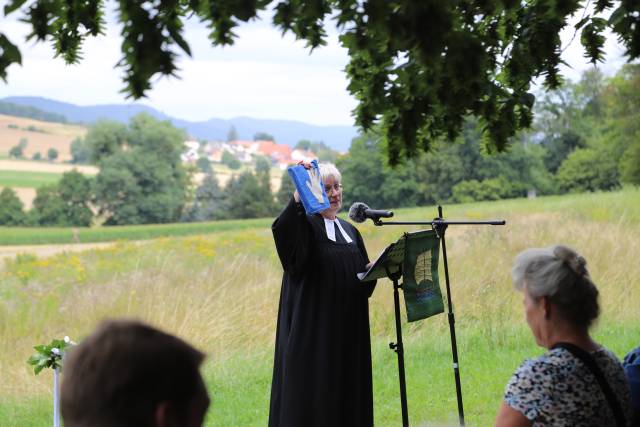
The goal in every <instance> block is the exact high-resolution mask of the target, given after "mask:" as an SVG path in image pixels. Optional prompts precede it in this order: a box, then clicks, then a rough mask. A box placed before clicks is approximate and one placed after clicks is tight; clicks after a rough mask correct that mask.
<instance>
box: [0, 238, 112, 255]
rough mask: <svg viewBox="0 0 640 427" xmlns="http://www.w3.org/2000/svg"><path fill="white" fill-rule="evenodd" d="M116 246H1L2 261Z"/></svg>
mask: <svg viewBox="0 0 640 427" xmlns="http://www.w3.org/2000/svg"><path fill="white" fill-rule="evenodd" d="M113 244H115V243H114V242H104V243H71V244H68V245H20V246H0V259H5V258H13V257H15V256H16V255H18V254H22V253H28V254H33V255H36V256H38V257H50V256H53V255H56V254H59V253H61V252H80V251H86V250H88V249H98V248H106V247H108V246H111V245H113Z"/></svg>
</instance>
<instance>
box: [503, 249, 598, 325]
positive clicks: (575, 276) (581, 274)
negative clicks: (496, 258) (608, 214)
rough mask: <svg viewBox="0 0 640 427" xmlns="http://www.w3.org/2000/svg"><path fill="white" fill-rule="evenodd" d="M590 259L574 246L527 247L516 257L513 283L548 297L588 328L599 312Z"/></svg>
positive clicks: (569, 318)
mask: <svg viewBox="0 0 640 427" xmlns="http://www.w3.org/2000/svg"><path fill="white" fill-rule="evenodd" d="M586 266H587V262H586V260H585V259H584V258H583V257H582V256H580V255H579V254H578V253H577V252H576V251H574V250H573V249H571V248H569V247H567V246H562V245H556V246H551V247H548V248H532V249H527V250H525V251H523V252H521V253H520V254H518V256H517V257H516V259H515V263H514V266H513V270H512V278H513V284H514V286H515V288H516V289H518V290H522V289H523V287H524V286H525V285H526V287H527V291H528V292H529V294H530V295H531V296H532V297H533V298H535V299H537V298H540V297H543V296H544V297H547V298H548V300H549V301H550V302H551V303H553V304H555V306H556V307H557V308H558V311H559V312H560V314H561V315H562V316H563V317H564V319H566V320H567V321H569V322H570V323H571V324H573V325H574V326H575V327H578V328H588V327H589V326H591V324H592V323H593V321H594V320H595V319H597V317H598V315H599V313H600V307H599V305H598V289H597V288H596V286H595V284H594V283H593V281H592V280H591V277H590V276H589V272H588V271H587V268H586Z"/></svg>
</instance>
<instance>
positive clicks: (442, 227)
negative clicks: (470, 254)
mask: <svg viewBox="0 0 640 427" xmlns="http://www.w3.org/2000/svg"><path fill="white" fill-rule="evenodd" d="M442 218H443V215H442V206H438V218H435V219H434V220H433V221H389V222H383V221H381V220H380V218H378V219H376V220H374V221H373V223H374V224H375V225H378V226H383V225H430V226H431V228H432V229H433V230H434V231H435V232H436V234H437V235H438V237H439V238H440V240H441V241H442V258H443V259H444V277H445V283H446V290H447V304H448V313H447V317H448V319H449V334H450V336H451V355H452V357H453V375H454V377H455V382H456V398H457V401H458V420H459V421H460V425H461V426H464V425H465V424H464V408H463V405H462V386H461V383H460V365H459V364H458V345H457V342H456V327H455V323H456V321H455V316H454V314H453V304H452V302H451V285H450V283H449V263H448V261H447V245H446V242H445V238H444V235H445V232H446V230H447V227H448V226H449V225H505V223H506V222H505V221H504V220H494V221H445V220H443V219H442ZM397 274H398V277H397V278H394V277H392V276H391V275H389V274H388V273H387V275H388V276H389V278H391V279H392V280H393V298H394V304H395V310H396V333H397V336H398V344H396V345H394V344H393V343H391V344H389V347H391V348H392V349H395V351H396V352H397V353H398V369H399V371H400V372H399V375H400V399H401V404H402V422H403V426H408V425H409V419H408V415H407V401H406V399H407V396H406V393H407V392H406V383H405V377H404V349H403V347H402V330H401V325H400V302H399V295H398V288H400V287H401V286H398V279H399V278H400V276H401V272H398V273H397Z"/></svg>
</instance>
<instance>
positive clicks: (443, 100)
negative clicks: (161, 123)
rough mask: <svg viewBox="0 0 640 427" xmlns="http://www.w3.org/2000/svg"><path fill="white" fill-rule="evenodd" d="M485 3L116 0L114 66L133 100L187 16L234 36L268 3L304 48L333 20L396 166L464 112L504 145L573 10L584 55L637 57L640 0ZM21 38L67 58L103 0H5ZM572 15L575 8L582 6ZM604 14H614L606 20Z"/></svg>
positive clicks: (4, 48) (169, 62)
mask: <svg viewBox="0 0 640 427" xmlns="http://www.w3.org/2000/svg"><path fill="white" fill-rule="evenodd" d="M589 3H590V2H588V1H586V0H567V1H546V0H535V1H529V2H520V1H513V0H487V1H482V2H477V1H468V0H458V1H436V0H425V1H414V0H394V1H383V0H367V1H362V2H360V1H356V0H313V1H311V0H279V1H278V2H274V1H272V0H254V1H249V2H220V1H210V0H188V1H160V2H151V1H119V2H117V8H118V16H119V20H120V22H121V23H122V25H123V28H122V49H121V50H122V52H123V56H122V59H121V60H120V63H119V65H120V67H121V68H123V69H124V84H125V87H124V91H125V92H126V93H127V94H128V95H130V96H132V97H134V98H140V97H142V96H144V95H145V93H146V92H147V91H148V90H149V89H150V87H151V83H150V81H151V79H152V78H153V77H154V76H156V75H165V76H174V75H176V73H177V67H176V62H177V58H178V55H179V53H180V51H182V52H184V53H186V54H187V55H191V49H190V47H189V45H188V43H187V42H186V41H185V39H184V38H183V33H184V23H185V20H186V19H187V18H188V17H190V16H193V15H195V16H197V17H198V18H199V19H200V20H202V21H203V22H205V23H206V24H207V25H208V26H209V29H210V33H209V38H210V39H211V42H212V44H213V45H214V46H220V45H230V44H233V43H234V41H235V39H236V34H235V32H234V30H235V28H236V27H237V26H239V25H241V24H242V23H244V22H247V21H249V20H252V19H255V18H256V17H257V16H258V13H259V12H260V11H264V10H266V9H268V8H273V11H274V13H273V22H272V23H273V25H274V26H275V27H277V28H278V29H279V30H281V31H283V32H290V33H293V35H294V36H295V37H296V38H298V39H302V40H305V41H306V42H307V44H308V46H309V47H310V48H311V49H314V48H317V47H319V46H322V45H324V44H326V39H327V31H326V29H325V25H328V24H327V23H328V22H329V19H332V20H333V21H334V22H335V24H336V25H337V27H338V31H339V33H340V42H341V44H342V46H343V47H344V48H346V49H347V50H348V53H349V56H350V62H349V64H348V65H347V68H346V71H347V75H348V77H349V79H350V83H349V86H348V88H349V91H350V92H351V93H352V94H353V96H354V97H355V98H356V99H357V100H358V105H357V107H356V109H355V112H354V113H355V118H356V122H357V124H358V125H360V126H362V127H363V128H364V129H365V130H370V129H372V128H373V127H374V126H375V125H376V124H378V125H380V132H381V134H382V136H383V139H384V141H385V144H384V146H385V147H386V150H387V153H388V157H389V160H390V162H391V163H392V164H395V163H397V162H398V161H399V160H400V159H402V158H405V157H414V156H416V155H417V153H418V152H419V151H420V150H421V149H422V150H428V149H429V148H430V147H431V145H432V143H433V141H434V140H436V139H438V138H440V137H445V138H447V139H448V140H453V139H454V137H455V136H456V135H458V134H459V133H460V131H461V130H462V126H463V124H464V120H465V117H466V116H467V115H469V114H472V115H475V116H477V117H478V118H480V119H481V122H482V128H481V129H482V132H483V134H484V136H485V137H486V140H487V141H488V142H489V147H490V148H495V149H498V150H502V149H504V148H505V147H506V145H507V141H508V140H509V138H510V137H511V136H513V135H514V134H515V132H516V131H517V130H518V129H522V128H526V127H528V126H529V125H530V124H531V121H532V108H533V104H534V100H535V97H534V96H533V94H532V93H531V92H530V86H531V82H532V80H533V79H535V78H537V77H543V78H544V82H545V85H546V87H547V88H557V87H558V86H559V85H560V83H561V80H562V79H561V76H560V74H559V71H558V66H559V65H560V64H561V62H562V52H563V46H561V40H560V36H559V34H560V31H561V30H562V29H563V28H564V27H565V26H566V25H567V21H568V19H569V17H571V16H575V15H577V14H580V13H582V12H583V11H585V12H584V13H583V15H582V16H583V19H581V20H580V22H579V23H578V24H577V25H576V31H580V41H581V43H582V45H583V46H584V50H585V56H586V57H587V58H588V59H589V60H590V61H591V62H593V63H596V62H598V61H601V60H602V58H603V46H604V36H603V34H604V33H605V31H607V30H611V31H612V33H613V34H614V35H615V36H616V37H618V39H619V40H620V41H621V42H622V44H623V45H624V47H625V48H626V52H625V54H626V56H627V58H628V59H630V60H633V59H636V58H638V57H640V3H639V2H638V1H636V0H621V1H620V2H612V1H602V0H599V1H597V2H595V5H594V7H593V9H592V10H590V12H589V13H586V10H585V8H586V7H587V6H588V4H589ZM23 6H24V8H23V9H22V10H21V12H20V13H21V15H22V18H23V19H24V21H26V22H27V23H29V24H30V26H31V29H32V31H31V33H30V34H29V36H28V38H30V39H32V38H35V39H36V40H38V41H47V40H51V41H53V45H54V48H55V50H56V55H57V56H61V57H63V59H64V60H65V61H67V62H68V63H74V62H77V61H79V60H80V59H81V46H82V43H83V41H84V39H85V38H86V37H89V36H97V35H99V34H102V33H104V27H105V21H104V18H103V16H104V9H105V7H106V6H105V4H104V3H103V2H102V1H90V2H77V1H74V2H64V1H60V0H53V1H52V0H36V1H34V2H30V3H29V4H28V5H26V1H25V0H10V1H9V2H8V4H7V5H5V8H4V11H5V14H11V13H14V12H15V11H16V10H18V9H20V8H22V7H23ZM578 16H579V15H578ZM605 16H610V17H609V18H608V19H605V18H604V17H605ZM0 52H1V54H0V77H2V78H3V79H6V71H7V68H8V67H9V65H11V64H12V63H20V62H21V55H20V51H19V49H18V48H17V47H16V46H15V45H14V44H13V43H12V42H11V41H10V40H9V39H8V38H7V37H6V35H4V34H2V33H0Z"/></svg>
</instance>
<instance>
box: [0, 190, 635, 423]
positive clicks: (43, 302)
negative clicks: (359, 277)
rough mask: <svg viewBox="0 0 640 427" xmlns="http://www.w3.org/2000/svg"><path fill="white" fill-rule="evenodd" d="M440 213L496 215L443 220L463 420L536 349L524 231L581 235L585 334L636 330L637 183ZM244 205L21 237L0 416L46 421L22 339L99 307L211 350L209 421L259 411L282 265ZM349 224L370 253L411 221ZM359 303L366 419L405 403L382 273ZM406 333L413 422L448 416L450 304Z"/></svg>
mask: <svg viewBox="0 0 640 427" xmlns="http://www.w3.org/2000/svg"><path fill="white" fill-rule="evenodd" d="M444 213H445V217H447V218H449V219H505V220H506V221H507V225H506V226H499V227H492V226H474V227H470V226H451V227H449V229H448V230H447V253H448V257H449V270H450V276H451V281H452V296H453V302H454V308H455V313H456V332H457V335H458V346H459V355H460V366H461V380H462V390H463V398H464V405H465V415H466V421H467V425H470V426H486V425H491V424H492V423H493V420H494V417H495V413H496V410H497V408H498V405H499V404H500V401H501V398H502V392H503V390H504V386H505V385H506V382H507V380H508V378H509V377H510V375H511V374H512V373H513V371H514V370H515V369H516V367H517V366H518V365H519V364H520V363H521V362H522V360H523V359H524V358H526V357H533V356H536V355H539V354H541V353H542V352H543V350H542V349H540V348H538V347H536V346H535V343H534V341H533V338H532V337H531V334H530V332H529V330H528V328H527V326H526V323H525V321H524V313H523V310H522V295H520V294H518V293H516V292H514V291H513V290H512V287H511V283H510V268H511V263H512V260H513V257H514V256H515V254H516V253H517V252H519V251H520V250H522V249H524V248H526V247H530V246H547V245H551V244H553V243H558V242H562V243H565V244H568V245H570V246H573V247H575V248H576V249H578V250H579V251H580V252H581V253H582V254H583V255H584V256H585V258H586V259H587V261H588V262H589V265H588V266H589V268H590V271H591V274H592V276H593V278H594V281H595V282H596V283H597V284H598V286H599V289H600V292H601V307H602V315H601V318H600V321H599V322H598V324H597V325H596V327H595V329H594V335H595V336H596V338H597V339H598V340H599V341H600V342H601V343H602V344H604V345H606V346H608V347H609V348H611V349H612V350H613V351H614V352H615V353H616V354H617V355H618V356H619V357H622V356H623V355H624V354H625V353H626V352H627V351H628V350H630V349H631V348H632V347H634V346H637V345H638V344H639V342H640V311H639V310H638V309H637V307H639V306H640V264H639V263H638V262H637V257H638V254H640V241H639V240H638V238H637V236H639V235H640V190H637V189H625V190H622V191H618V192H614V193H595V194H581V195H570V196H561V197H560V196H558V197H545V198H538V199H532V200H526V199H521V200H508V201H500V202H485V203H474V204H462V205H454V206H445V207H444ZM434 216H436V209H435V207H433V206H431V207H424V208H415V209H405V210H398V211H396V217H395V219H398V220H417V219H423V220H424V219H430V218H433V217H434ZM252 221H254V222H251V221H246V222H245V221H236V222H234V223H231V222H229V223H228V224H227V225H226V228H218V229H214V228H209V229H202V230H200V231H198V232H197V234H196V235H191V236H179V235H172V237H163V238H157V239H153V240H149V241H146V242H140V241H138V242H128V241H125V240H119V241H117V242H115V243H114V244H112V245H109V246H108V247H101V248H95V249H91V250H86V251H82V252H68V253H58V254H56V255H53V256H46V257H45V256H37V255H34V254H30V253H28V252H27V251H25V253H21V254H20V255H18V256H16V257H11V258H7V259H5V260H4V263H3V264H0V282H1V283H2V286H1V287H0V339H2V341H3V342H6V343H11V349H10V350H11V351H4V352H0V377H2V378H3V381H2V382H1V383H0V425H2V426H22V425H47V424H49V423H50V420H51V416H52V409H51V383H52V375H51V373H50V372H43V373H42V374H40V375H39V376H34V375H33V372H32V371H31V370H30V368H29V366H28V365H27V364H26V363H25V361H26V359H27V358H28V357H29V355H30V354H31V353H32V346H33V345H35V344H39V343H43V342H48V341H49V340H51V339H52V338H55V337H62V336H64V335H69V336H70V337H72V338H73V339H76V340H77V339H81V338H82V337H83V336H84V335H86V334H87V333H88V332H89V331H91V329H92V328H93V327H94V326H95V325H96V324H97V323H98V322H99V321H100V320H101V319H102V318H104V317H119V316H129V317H137V318H141V319H144V320H146V321H148V322H150V323H152V324H154V325H157V326H160V327H162V328H163V329H165V330H168V331H170V332H172V333H176V334H178V335H180V336H181V337H183V338H185V339H187V340H188V341H190V342H192V343H194V344H195V345H196V346H197V347H199V348H200V349H202V350H204V351H205V352H206V353H207V354H209V358H208V360H207V362H206V364H205V366H204V373H205V377H206V379H207V383H208V386H209V390H210V394H211V397H212V406H211V408H210V410H209V414H208V417H207V425H208V426H263V425H265V424H266V420H267V417H268V402H269V390H270V382H271V368H272V360H273V359H272V357H273V339H274V335H275V317H276V314H277V308H278V297H279V291H280V279H281V267H280V265H279V263H278V260H277V256H276V254H275V250H274V246H273V242H272V239H271V232H270V229H269V224H270V222H271V220H270V219H262V220H252ZM210 224H213V223H210ZM205 226H210V225H207V224H205ZM149 227H150V228H153V227H162V226H149ZM358 228H359V229H360V230H361V232H362V234H363V237H364V239H365V242H366V244H367V248H368V250H369V254H370V255H371V256H372V257H373V256H375V254H377V253H379V252H380V251H381V250H382V249H383V248H384V247H385V246H386V245H387V244H388V243H389V242H392V241H395V240H396V239H397V237H398V236H399V235H400V234H401V233H402V232H403V231H408V230H413V229H415V227H375V226H373V225H371V224H370V223H367V224H365V225H358ZM5 231H6V229H0V236H3V235H4V234H5ZM69 233H70V232H69ZM81 233H82V231H81ZM122 233H123V236H122V237H121V239H127V238H130V239H131V240H140V239H141V237H139V235H134V233H133V231H132V230H131V231H130V236H128V237H127V236H126V232H125V231H124V228H123V230H122ZM38 234H39V232H38ZM441 277H444V274H442V275H441ZM441 285H442V286H443V287H444V283H442V284H441ZM403 311H404V309H403ZM403 317H404V314H403ZM370 318H371V335H372V353H373V354H372V356H373V369H374V412H375V419H376V426H396V425H399V424H400V420H401V415H400V403H399V391H398V380H397V364H396V355H395V353H393V352H392V351H391V350H389V348H388V343H389V342H391V341H395V331H394V323H393V301H392V291H391V286H390V283H389V282H388V281H379V282H378V286H377V289H376V291H375V293H374V295H373V297H372V298H371V300H370ZM403 336H404V341H405V351H406V369H407V389H408V398H409V401H408V407H409V415H410V420H411V424H412V425H456V423H457V410H456V396H455V387H454V381H453V372H452V369H451V354H450V342H449V334H448V324H447V322H446V316H445V315H438V316H435V317H432V318H430V319H426V320H422V321H419V322H414V323H411V324H407V323H404V321H403Z"/></svg>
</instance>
